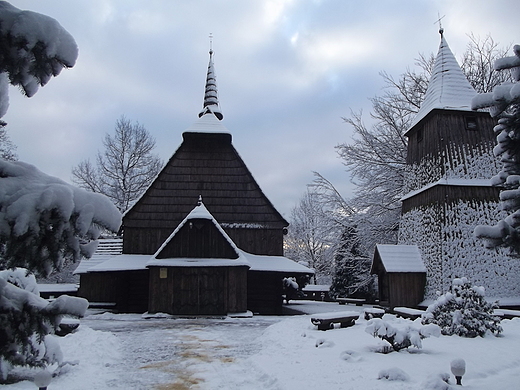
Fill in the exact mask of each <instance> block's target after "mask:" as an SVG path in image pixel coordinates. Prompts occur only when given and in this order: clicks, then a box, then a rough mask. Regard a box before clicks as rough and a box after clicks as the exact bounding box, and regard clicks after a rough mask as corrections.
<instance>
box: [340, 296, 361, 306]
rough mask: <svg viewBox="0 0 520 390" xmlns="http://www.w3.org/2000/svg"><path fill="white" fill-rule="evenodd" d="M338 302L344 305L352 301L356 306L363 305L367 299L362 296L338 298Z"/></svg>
mask: <svg viewBox="0 0 520 390" xmlns="http://www.w3.org/2000/svg"><path fill="white" fill-rule="evenodd" d="M336 302H338V303H339V304H340V305H344V304H346V303H352V304H355V305H356V306H363V304H364V303H366V299H360V298H336Z"/></svg>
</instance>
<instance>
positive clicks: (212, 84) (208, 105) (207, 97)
mask: <svg viewBox="0 0 520 390" xmlns="http://www.w3.org/2000/svg"><path fill="white" fill-rule="evenodd" d="M211 39H212V37H211V35H210V49H209V64H208V74H207V76H206V89H205V92H204V105H203V107H202V111H201V112H200V113H199V118H200V117H202V116H203V115H206V114H213V115H215V116H216V117H217V118H218V120H222V118H224V115H222V111H221V110H220V106H219V103H218V92H217V78H216V76H215V68H214V66H213V47H212V46H213V43H212V40H211Z"/></svg>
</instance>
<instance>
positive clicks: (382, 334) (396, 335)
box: [365, 318, 440, 352]
mask: <svg viewBox="0 0 520 390" xmlns="http://www.w3.org/2000/svg"><path fill="white" fill-rule="evenodd" d="M365 331H366V332H367V333H368V334H371V335H372V336H374V337H379V338H380V339H382V340H385V341H387V342H388V343H389V344H390V345H391V346H392V349H393V350H394V351H400V350H401V349H404V348H408V347H410V346H412V345H413V346H414V347H417V348H422V341H421V340H423V339H425V338H428V337H430V336H434V337H439V336H440V328H439V327H438V326H437V325H434V324H429V325H421V324H419V323H417V322H411V321H409V320H406V321H404V322H402V323H400V324H399V325H397V326H394V325H392V324H390V322H388V321H385V320H382V319H380V318H373V319H371V320H370V321H368V323H367V327H366V329H365ZM382 352H391V350H389V349H384V350H383V351H382Z"/></svg>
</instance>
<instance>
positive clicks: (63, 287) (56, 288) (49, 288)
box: [38, 283, 78, 293]
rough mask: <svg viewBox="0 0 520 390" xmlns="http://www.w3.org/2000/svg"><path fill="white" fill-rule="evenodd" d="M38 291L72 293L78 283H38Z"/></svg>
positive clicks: (76, 289)
mask: <svg viewBox="0 0 520 390" xmlns="http://www.w3.org/2000/svg"><path fill="white" fill-rule="evenodd" d="M38 291H40V292H41V293H51V292H61V293H66V292H68V293H72V292H76V291H78V285H77V284H75V283H44V284H40V283H38Z"/></svg>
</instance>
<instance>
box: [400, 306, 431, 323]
mask: <svg viewBox="0 0 520 390" xmlns="http://www.w3.org/2000/svg"><path fill="white" fill-rule="evenodd" d="M392 312H393V313H394V314H395V315H396V316H397V317H402V318H408V319H409V320H412V321H413V320H416V319H417V318H420V317H421V316H422V315H423V314H424V313H426V312H425V311H424V310H419V309H412V308H411V307H394V309H393V310H392Z"/></svg>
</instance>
